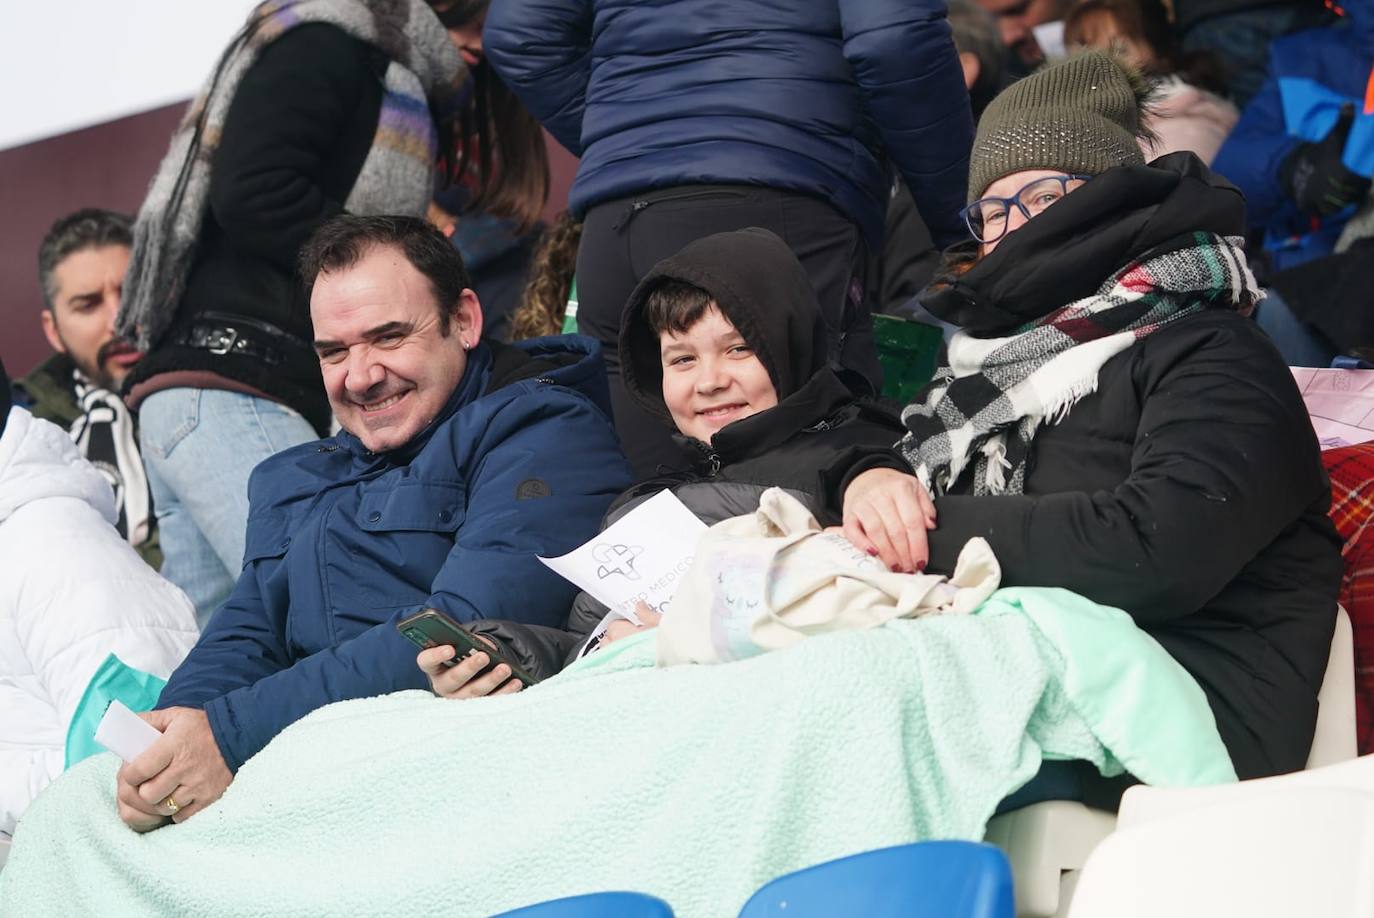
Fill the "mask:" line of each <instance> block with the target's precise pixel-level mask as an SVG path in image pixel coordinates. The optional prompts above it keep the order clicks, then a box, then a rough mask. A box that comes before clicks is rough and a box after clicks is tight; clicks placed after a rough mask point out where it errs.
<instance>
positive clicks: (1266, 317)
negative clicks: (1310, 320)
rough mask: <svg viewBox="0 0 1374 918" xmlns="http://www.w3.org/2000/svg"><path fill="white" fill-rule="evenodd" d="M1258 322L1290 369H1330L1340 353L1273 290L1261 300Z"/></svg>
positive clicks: (1269, 289)
mask: <svg viewBox="0 0 1374 918" xmlns="http://www.w3.org/2000/svg"><path fill="white" fill-rule="evenodd" d="M1255 321H1256V322H1257V323H1259V327H1260V328H1262V329H1264V331H1265V333H1266V334H1268V335H1269V340H1271V341H1273V342H1274V346H1275V347H1277V348H1278V349H1279V353H1280V354H1282V355H1283V359H1284V362H1286V363H1287V364H1288V365H1289V366H1290V367H1329V366H1331V361H1332V360H1333V359H1334V358H1335V357H1336V355H1337V354H1339V353H1340V351H1338V350H1337V349H1336V346H1335V345H1334V344H1332V343H1331V342H1330V341H1328V340H1326V337H1325V336H1324V335H1323V334H1322V333H1321V332H1319V331H1317V330H1316V329H1315V328H1313V327H1312V326H1310V325H1308V324H1307V323H1306V322H1304V321H1303V320H1302V319H1299V318H1298V317H1297V316H1296V315H1294V313H1293V310H1292V308H1291V307H1290V306H1289V305H1288V303H1286V302H1285V301H1284V299H1283V297H1281V296H1279V293H1278V291H1277V290H1275V289H1274V288H1273V287H1270V288H1268V289H1267V290H1266V291H1265V295H1264V299H1262V300H1260V304H1259V308H1258V309H1257V310H1256V312H1255Z"/></svg>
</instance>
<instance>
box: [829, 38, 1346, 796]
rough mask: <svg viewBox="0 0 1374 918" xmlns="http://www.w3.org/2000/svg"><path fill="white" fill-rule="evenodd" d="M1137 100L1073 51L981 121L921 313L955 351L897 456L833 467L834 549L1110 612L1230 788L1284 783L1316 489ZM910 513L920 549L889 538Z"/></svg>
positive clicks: (1201, 206)
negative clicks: (1198, 732)
mask: <svg viewBox="0 0 1374 918" xmlns="http://www.w3.org/2000/svg"><path fill="white" fill-rule="evenodd" d="M1143 95H1144V92H1143V90H1142V88H1141V84H1140V83H1139V81H1138V77H1136V76H1135V75H1134V74H1131V73H1129V72H1127V71H1125V70H1124V69H1123V68H1122V67H1121V66H1120V65H1119V64H1118V63H1117V62H1116V61H1114V60H1112V59H1111V58H1108V57H1106V56H1104V55H1101V54H1097V53H1088V54H1085V55H1082V56H1080V57H1077V58H1074V59H1071V60H1070V61H1068V62H1066V63H1064V64H1061V65H1058V66H1056V67H1053V68H1049V69H1048V70H1045V71H1042V72H1041V73H1039V74H1037V75H1035V76H1033V77H1029V78H1027V79H1026V80H1023V81H1022V82H1021V83H1018V84H1016V85H1014V86H1013V87H1012V88H1011V89H1009V90H1008V91H1007V92H1006V93H1005V94H1003V96H1001V97H999V98H998V99H997V100H996V101H994V102H993V104H992V106H990V107H989V109H988V111H987V113H986V114H985V115H984V118H983V121H982V122H981V124H980V126H979V131H978V139H977V141H976V142H975V146H974V153H973V162H972V166H971V170H970V171H971V179H970V191H969V197H970V199H974V198H976V199H977V200H974V201H973V203H972V204H971V205H970V207H969V208H968V210H967V211H966V213H967V215H968V223H969V227H970V229H971V230H972V232H973V234H974V235H975V237H977V239H978V240H979V243H980V244H979V245H978V246H977V247H976V251H973V252H971V253H970V255H969V256H968V257H967V258H965V259H964V260H962V261H960V262H958V263H955V264H953V265H952V266H951V270H950V271H949V272H948V274H947V276H945V277H944V278H943V280H942V281H941V282H939V283H937V284H936V286H935V287H933V288H932V290H931V291H930V292H929V293H928V294H927V295H926V297H925V299H924V302H925V304H926V306H927V308H929V309H930V311H931V312H933V313H934V314H935V315H937V316H940V317H941V318H943V319H946V320H948V321H951V322H954V323H955V324H957V325H960V326H962V328H963V331H961V332H960V333H959V334H957V335H956V336H955V338H954V339H953V340H952V341H951V343H950V352H949V358H950V366H949V367H946V368H942V370H941V371H940V373H939V374H937V377H936V380H935V381H934V382H933V383H932V386H931V388H930V389H928V390H927V392H926V393H924V394H923V399H922V401H921V402H919V403H918V404H915V405H912V406H910V407H909V408H908V409H907V410H906V412H905V413H904V416H903V420H904V422H905V424H906V426H907V429H908V434H907V436H906V437H905V438H904V439H903V441H902V442H901V443H900V444H899V445H898V448H897V450H895V451H892V452H889V453H886V454H883V453H879V452H871V453H870V454H869V455H868V456H866V457H865V458H864V459H863V460H861V461H859V462H857V463H856V464H855V465H854V467H852V468H851V469H850V475H851V477H852V479H853V480H852V483H851V484H850V485H849V487H848V489H847V491H846V492H845V496H844V518H845V529H846V534H847V535H849V537H850V538H851V539H852V540H853V541H855V543H856V544H858V545H860V546H861V547H871V548H873V549H875V550H877V551H878V552H879V553H880V555H881V556H882V558H883V560H884V561H886V562H887V563H888V564H889V565H891V566H893V567H897V568H904V569H913V568H924V567H925V565H926V563H927V560H928V562H929V565H930V567H931V569H933V570H937V571H947V570H949V569H951V568H952V567H953V564H954V559H955V557H956V555H957V553H958V551H959V549H960V547H962V546H963V544H964V543H965V542H966V541H967V540H968V539H970V538H972V537H974V536H981V537H983V538H985V539H987V540H988V542H989V543H990V544H991V545H992V547H993V550H994V552H995V553H996V554H997V557H998V560H999V561H1000V562H1001V565H1002V571H1003V584H1004V585H1007V586H1012V585H1016V586H1054V587H1064V588H1067V589H1070V590H1073V591H1075V592H1077V593H1080V594H1082V595H1084V596H1086V597H1088V598H1090V599H1093V600H1094V601H1097V602H1100V603H1103V604H1105V605H1110V606H1116V607H1119V608H1121V609H1124V610H1125V611H1126V612H1127V613H1129V614H1130V615H1131V616H1133V617H1134V618H1135V620H1136V622H1137V623H1138V624H1139V625H1140V627H1141V628H1143V629H1144V630H1145V631H1147V632H1149V633H1150V634H1151V635H1152V636H1154V637H1155V638H1156V639H1157V640H1158V641H1159V642H1160V644H1162V645H1163V646H1164V647H1165V649H1166V650H1168V651H1169V652H1170V653H1171V654H1172V655H1173V656H1174V658H1175V659H1177V660H1178V661H1179V663H1181V664H1182V665H1183V666H1184V668H1185V669H1187V670H1188V672H1190V673H1191V674H1192V675H1193V677H1194V678H1195V679H1196V680H1197V681H1198V683H1199V685H1200V686H1201V687H1202V689H1203V691H1204V692H1205V693H1206V695H1207V698H1208V700H1209V702H1210V704H1211V707H1212V711H1213V713H1214V714H1215V715H1216V719H1217V726H1218V728H1219V730H1220V733H1221V736H1222V739H1223V741H1224V742H1225V743H1226V745H1227V748H1228V749H1229V750H1230V753H1231V757H1232V759H1233V762H1234V764H1235V766H1236V770H1237V772H1238V774H1239V775H1240V776H1241V777H1242V778H1247V777H1257V776H1261V775H1269V774H1277V773H1282V772H1287V771H1292V770H1295V769H1299V768H1301V767H1302V766H1303V764H1304V762H1305V761H1306V758H1307V754H1308V750H1309V747H1310V745H1311V740H1312V735H1313V730H1314V727H1315V722H1316V713H1317V691H1318V689H1319V688H1320V685H1321V681H1322V678H1323V674H1324V671H1325V664H1326V659H1327V656H1328V654H1329V649H1330V641H1331V636H1332V631H1333V628H1334V622H1335V611H1336V592H1337V587H1338V583H1339V580H1340V575H1341V561H1340V555H1339V541H1338V539H1337V536H1336V533H1335V531H1334V529H1333V528H1332V526H1331V523H1330V522H1329V520H1328V519H1327V516H1326V510H1327V507H1328V504H1329V500H1330V493H1329V487H1328V483H1327V479H1326V475H1325V473H1324V471H1323V469H1322V466H1321V462H1320V457H1319V453H1318V448H1317V443H1316V439H1315V436H1314V434H1313V433H1312V429H1311V425H1310V423H1309V421H1308V418H1307V413H1306V410H1305V408H1304V406H1303V402H1302V399H1301V397H1300V396H1299V393H1298V391H1297V387H1296V385H1295V384H1294V382H1293V379H1292V376H1291V374H1290V373H1289V371H1288V369H1287V367H1286V366H1285V365H1284V363H1283V361H1282V360H1281V358H1280V357H1279V355H1278V353H1277V352H1276V351H1275V350H1274V348H1273V346H1272V345H1271V344H1270V343H1269V341H1268V340H1267V339H1266V337H1265V336H1264V334H1263V332H1262V331H1261V330H1260V329H1258V328H1257V327H1256V326H1255V324H1254V323H1253V322H1252V321H1250V320H1249V318H1247V315H1248V313H1249V311H1250V310H1251V309H1252V308H1253V305H1254V303H1255V301H1256V300H1257V299H1258V298H1259V296H1260V293H1259V291H1258V289H1257V287H1256V285H1255V282H1254V278H1253V276H1252V275H1251V274H1250V272H1249V269H1248V268H1247V267H1246V264H1245V260H1244V256H1243V254H1242V253H1241V251H1240V248H1239V244H1240V243H1239V239H1238V237H1239V236H1240V235H1241V233H1242V231H1243V228H1244V200H1243V198H1242V197H1241V195H1240V193H1239V192H1238V191H1237V190H1236V189H1235V188H1234V187H1232V186H1231V185H1229V184H1228V183H1227V182H1226V181H1225V180H1224V179H1221V178H1220V177H1218V176H1216V175H1214V174H1213V173H1211V172H1209V171H1208V170H1207V168H1206V167H1205V166H1203V165H1202V163H1201V162H1200V161H1199V160H1197V159H1196V158H1195V157H1193V156H1192V155H1191V154H1187V153H1181V154H1174V155H1170V156H1166V157H1162V158H1160V159H1158V160H1155V161H1154V162H1152V163H1150V164H1149V165H1146V164H1145V163H1144V162H1143V161H1142V159H1141V156H1140V154H1139V152H1138V148H1137V147H1136V145H1135V140H1136V138H1135V136H1133V135H1134V134H1135V133H1136V132H1137V131H1138V130H1139V121H1140V109H1141V104H1142V97H1143ZM913 470H914V471H915V474H912V472H913ZM928 495H933V497H934V504H935V514H936V516H935V520H936V523H937V525H936V526H935V528H934V529H933V530H931V531H929V533H927V528H926V526H924V525H916V526H910V525H904V524H903V523H902V519H903V518H906V519H910V518H913V517H914V516H915V515H916V514H917V513H918V512H919V508H920V507H921V506H923V504H922V503H921V502H922V501H923V500H925V499H927V497H928ZM927 535H928V538H927Z"/></svg>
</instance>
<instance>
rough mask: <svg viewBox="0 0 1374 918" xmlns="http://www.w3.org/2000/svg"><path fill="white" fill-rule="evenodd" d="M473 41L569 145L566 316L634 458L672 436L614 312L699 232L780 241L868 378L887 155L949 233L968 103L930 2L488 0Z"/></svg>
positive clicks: (932, 222)
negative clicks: (572, 286) (570, 262)
mask: <svg viewBox="0 0 1374 918" xmlns="http://www.w3.org/2000/svg"><path fill="white" fill-rule="evenodd" d="M483 47H484V49H485V51H486V54H487V57H488V59H489V60H490V61H491V62H492V64H493V66H494V67H495V68H496V70H497V72H498V73H500V75H501V78H502V79H503V80H505V81H506V83H507V84H509V85H510V86H511V88H512V89H514V90H515V92H516V94H517V95H519V97H520V99H521V101H523V102H524V103H525V105H526V107H528V108H529V110H530V111H531V112H533V113H534V114H535V116H536V117H538V118H539V119H540V121H542V122H543V123H544V126H545V127H547V128H548V130H549V132H550V133H552V134H553V135H554V137H556V138H557V139H558V141H559V142H560V143H561V144H563V146H565V147H567V148H568V149H569V150H571V151H572V152H573V153H575V154H577V155H579V156H580V157H581V163H580V164H579V166H578V171H577V179H576V182H575V183H574V184H573V188H572V192H571V194H570V196H569V201H568V203H569V207H570V209H571V210H572V212H573V213H574V215H576V216H578V217H580V218H582V219H583V221H584V226H583V235H582V244H581V249H580V252H579V255H578V264H577V289H578V294H579V301H580V306H579V313H578V322H579V325H580V328H581V330H582V331H583V332H585V333H586V334H589V335H592V336H593V337H596V338H598V339H599V340H600V341H601V343H602V345H603V346H604V347H605V348H606V354H607V363H608V367H609V369H610V372H611V397H612V399H614V404H615V412H616V426H617V429H618V431H619V432H620V434H621V437H622V441H623V442H624V444H625V448H626V452H627V453H628V454H629V456H630V459H631V461H632V462H633V463H634V465H635V468H636V471H637V472H640V473H641V474H652V473H653V472H654V471H655V470H656V466H657V465H658V463H660V462H667V463H671V462H672V461H674V460H675V459H676V456H677V454H676V451H675V450H673V448H672V446H671V442H670V439H669V437H668V434H667V433H666V432H665V431H664V429H663V425H662V424H661V423H659V422H658V421H657V420H656V419H655V418H652V417H651V416H649V415H648V414H647V413H646V412H644V411H643V409H641V408H639V407H638V406H637V405H636V403H635V402H634V400H633V399H631V398H630V397H629V395H628V394H627V393H626V391H625V388H624V386H623V385H621V384H620V378H619V366H620V364H619V360H618V356H617V354H616V338H617V330H618V328H619V324H620V315H621V311H622V310H623V309H624V306H625V302H626V300H627V299H628V298H629V295H630V292H631V291H632V290H633V289H634V287H635V284H636V283H637V282H638V280H639V279H640V277H642V276H643V274H644V273H645V272H647V271H648V270H649V268H651V267H652V266H653V265H654V264H655V263H656V262H658V261H660V260H661V259H663V258H666V257H668V256H670V255H673V254H675V253H676V252H677V251H679V250H680V249H681V248H682V247H683V246H685V245H686V244H688V243H689V242H692V241H694V240H696V239H699V238H702V237H704V236H708V235H711V234H713V233H717V232H727V231H731V230H738V229H743V228H745V227H748V226H759V227H764V228H766V229H769V230H772V231H773V232H774V233H776V234H777V235H779V236H780V237H782V239H783V241H785V242H786V243H787V244H788V246H789V247H790V248H791V249H792V251H793V252H794V254H796V255H797V257H798V259H799V260H800V261H801V263H802V266H803V267H804V268H805V269H806V272H807V275H808V276H809V277H810V278H811V282H812V285H813V286H814V287H815V289H816V294H817V298H818V300H819V301H820V306H821V313H822V317H823V318H824V320H825V323H826V327H827V332H828V335H827V337H828V342H827V343H828V345H829V353H828V354H827V356H828V357H829V358H831V359H837V360H838V361H839V362H840V363H841V364H842V365H844V366H846V367H848V368H850V369H853V370H857V371H858V372H860V373H862V374H863V375H865V376H867V377H868V378H869V379H870V381H873V382H876V381H877V378H878V376H879V373H878V369H877V357H876V351H875V349H874V345H873V340H872V334H871V319H870V318H869V316H868V301H867V298H866V297H865V294H864V291H863V287H864V282H865V278H864V277H863V264H864V262H865V256H866V253H867V252H869V251H881V247H882V241H883V219H884V215H885V214H886V212H887V205H888V199H889V197H890V192H891V188H892V168H893V167H896V169H897V170H898V171H899V172H900V173H901V175H902V177H903V179H904V180H905V182H906V185H907V187H908V188H910V189H911V193H912V196H913V197H914V199H915V201H916V206H917V208H918V209H919V211H920V214H921V217H922V218H923V219H924V221H925V223H926V225H927V226H928V227H929V228H930V230H931V234H932V236H933V237H934V241H935V243H936V244H937V245H939V246H946V245H949V244H950V243H953V242H956V241H958V240H960V239H963V238H966V236H967V232H966V231H965V230H964V228H963V226H962V224H961V223H960V220H959V209H960V208H961V207H962V206H963V204H964V200H963V197H962V192H961V191H960V189H962V188H964V187H965V185H966V179H967V176H968V155H969V149H970V147H971V145H972V142H973V118H972V115H971V113H970V111H969V102H968V94H967V92H966V91H965V89H964V76H963V69H962V67H961V66H960V64H959V58H958V55H957V53H956V51H955V48H954V43H953V41H952V40H951V37H950V30H949V26H948V24H947V23H946V22H945V4H944V2H943V0H791V2H788V3H778V2H776V0H691V2H688V0H502V2H500V3H493V4H492V5H491V11H490V12H489V14H488V16H487V22H486V28H485V30H484V32H483Z"/></svg>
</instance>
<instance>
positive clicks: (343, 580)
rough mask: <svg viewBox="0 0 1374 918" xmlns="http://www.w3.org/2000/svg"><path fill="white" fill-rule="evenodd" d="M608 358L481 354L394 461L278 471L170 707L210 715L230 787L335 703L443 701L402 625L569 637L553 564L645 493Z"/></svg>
mask: <svg viewBox="0 0 1374 918" xmlns="http://www.w3.org/2000/svg"><path fill="white" fill-rule="evenodd" d="M608 401H609V399H608V396H607V393H606V377H605V367H604V365H603V364H602V362H601V355H600V345H598V344H597V343H596V342H595V341H593V340H592V339H590V338H579V337H576V336H568V337H563V338H537V339H534V340H533V341H522V342H520V344H519V345H518V346H515V347H510V346H505V345H494V344H492V345H489V344H481V345H479V346H478V347H476V348H474V349H473V350H472V351H471V353H470V355H469V357H468V365H467V370H466V372H465V373H464V375H463V378H462V380H461V382H460V383H459V385H458V388H457V390H456V391H455V392H454V394H453V396H452V397H451V398H450V399H449V402H448V405H447V406H446V407H445V409H444V411H443V412H441V414H440V415H439V417H438V418H437V419H436V420H435V421H434V422H433V423H432V424H431V425H430V426H429V427H428V428H427V429H426V430H425V431H423V432H422V433H420V434H419V435H417V436H416V437H415V438H414V439H412V440H411V441H410V442H409V443H407V444H406V445H405V446H404V447H402V448H401V449H399V450H396V451H394V452H391V453H372V452H369V451H367V450H366V449H365V448H364V447H363V445H362V443H361V442H360V441H359V440H358V438H357V437H355V436H353V435H352V434H350V433H348V432H347V431H343V432H340V433H339V435H338V436H336V437H330V438H329V439H326V440H319V441H316V442H314V443H306V444H302V445H301V446H297V447H294V448H292V449H288V450H285V451H284V452H280V453H278V454H276V455H275V456H272V457H271V458H269V459H267V460H265V461H264V462H262V463H261V464H260V465H259V466H258V467H257V468H256V469H254V471H253V476H252V478H251V479H250V480H249V483H248V497H249V501H250V504H251V507H250V510H249V515H248V532H247V548H246V551H245V554H244V564H243V574H242V575H241V576H240V577H239V581H238V585H237V586H236V587H235V588H234V592H233V594H232V595H231V596H230V598H229V601H228V602H226V603H225V604H224V606H223V607H221V608H220V610H219V611H218V612H216V613H215V615H214V617H213V618H212V619H211V620H210V624H209V627H207V628H206V629H205V632H204V634H202V635H201V638H200V642H199V643H197V644H196V646H195V648H194V649H192V651H191V654H190V656H188V657H187V658H186V661H185V662H184V663H182V664H181V666H180V667H179V668H178V669H177V670H176V672H174V673H173V674H172V678H171V680H170V681H169V682H168V683H167V686H166V688H165V689H163V692H162V696H161V698H160V699H159V702H158V706H159V707H163V708H167V707H173V706H177V705H184V706H187V707H195V708H203V709H204V710H205V713H206V715H207V716H208V718H209V721H210V728H211V730H212V731H213V733H214V736H215V741H216V743H217V744H218V745H219V749H220V752H221V754H223V756H224V761H225V763H226V764H227V765H228V766H229V768H230V769H231V770H234V771H237V770H238V768H239V766H240V765H242V764H243V763H244V762H245V761H247V760H248V759H249V758H250V757H251V756H253V755H254V754H255V753H256V752H257V751H258V750H259V749H261V748H262V747H263V746H265V745H267V743H268V741H269V740H271V739H272V737H274V736H276V735H277V734H278V733H279V732H281V731H282V730H283V729H285V728H286V727H287V726H289V725H290V724H292V723H293V722H295V721H296V720H299V719H300V718H301V717H304V716H305V715H306V714H308V713H310V712H311V711H313V710H315V709H316V708H320V707H323V706H324V705H326V704H330V703H332V702H335V701H343V700H345V699H349V698H365V697H368V696H372V695H382V694H385V693H387V692H394V691H399V690H401V689H422V688H427V684H426V680H425V676H424V674H423V673H422V672H421V671H420V669H419V667H417V666H416V665H415V655H416V653H417V650H416V648H415V647H414V646H413V645H412V644H410V643H409V642H408V641H407V640H406V639H405V638H403V637H401V635H400V634H399V633H398V632H397V631H396V623H397V622H398V621H400V620H401V619H402V618H403V617H405V616H407V615H410V614H411V613H413V612H415V611H418V610H420V609H423V608H434V609H440V610H442V611H444V612H446V613H448V614H449V615H451V616H453V617H454V618H455V619H457V620H459V621H461V622H476V621H480V620H483V619H502V620H510V621H516V622H523V623H526V624H534V625H545V626H561V625H562V624H563V622H564V620H565V619H566V617H567V613H568V606H569V605H570V604H571V603H572V599H573V596H574V594H575V593H576V592H577V591H576V589H575V588H574V587H573V586H572V585H571V584H569V583H568V582H567V581H565V580H563V579H562V578H561V577H559V576H558V575H557V574H555V573H553V571H551V570H550V569H549V568H547V567H545V566H544V564H542V563H541V562H540V561H539V558H538V556H539V555H546V556H548V555H559V554H563V553H564V552H567V551H569V550H571V549H573V548H575V547H577V546H578V545H580V544H581V543H582V542H583V541H585V540H586V539H588V538H590V537H591V536H593V535H595V534H596V532H597V530H598V528H599V526H600V522H601V517H602V515H603V514H604V513H605V512H606V508H607V507H608V506H609V505H610V503H611V500H612V499H613V498H614V497H615V496H616V495H617V494H619V493H620V492H621V491H622V490H624V489H625V487H626V485H628V484H629V482H630V476H629V467H628V466H627V465H626V464H625V459H624V457H623V456H622V455H621V453H620V448H619V446H618V444H617V443H616V439H615V433H614V432H613V431H612V430H611V426H610V423H609V421H608V418H609V415H610V412H609V405H608Z"/></svg>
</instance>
